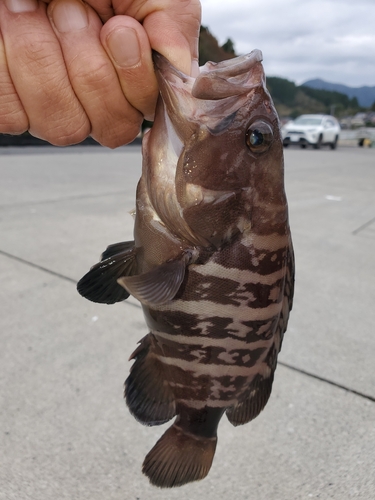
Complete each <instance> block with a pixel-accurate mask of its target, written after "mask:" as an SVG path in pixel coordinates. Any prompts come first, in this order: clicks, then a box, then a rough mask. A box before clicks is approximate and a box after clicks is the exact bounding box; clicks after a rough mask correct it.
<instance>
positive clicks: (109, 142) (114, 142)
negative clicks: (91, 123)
mask: <svg viewBox="0 0 375 500" xmlns="http://www.w3.org/2000/svg"><path fill="white" fill-rule="evenodd" d="M141 124H142V119H140V120H139V122H137V123H133V124H127V125H126V126H124V125H119V126H117V127H111V129H110V130H108V129H107V130H106V131H104V130H103V131H102V133H100V132H99V133H95V132H93V133H92V134H91V136H92V137H93V139H95V140H96V141H97V142H99V144H101V145H102V146H106V147H107V148H110V149H115V148H118V147H120V146H125V145H126V144H129V143H131V142H133V141H134V139H135V138H136V137H137V136H138V134H139V132H140V129H141Z"/></svg>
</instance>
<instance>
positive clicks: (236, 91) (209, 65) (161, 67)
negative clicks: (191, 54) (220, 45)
mask: <svg viewBox="0 0 375 500" xmlns="http://www.w3.org/2000/svg"><path fill="white" fill-rule="evenodd" d="M152 59H153V62H154V66H155V69H156V70H157V71H156V75H157V78H158V81H159V85H160V86H161V87H162V86H163V84H164V85H165V84H168V83H171V82H172V81H174V82H177V81H179V82H180V83H182V84H183V86H184V87H185V88H186V90H190V92H191V95H192V96H193V97H195V98H197V99H203V100H217V99H222V98H226V97H231V96H234V95H240V94H244V93H248V92H249V91H250V90H251V89H252V88H254V87H255V86H257V84H258V85H259V83H260V82H261V83H262V84H263V83H264V73H263V69H262V70H261V74H259V75H258V78H256V83H255V84H254V82H253V81H251V80H252V79H251V78H248V79H247V81H246V76H247V75H249V74H250V72H251V69H252V68H254V66H255V65H256V64H257V63H261V62H262V60H263V55H262V52H261V51H260V50H259V49H254V50H253V51H252V52H250V53H249V54H245V55H243V56H238V57H235V58H232V59H227V60H225V61H220V62H218V63H215V62H212V61H208V62H206V64H204V65H203V66H201V67H200V68H199V73H198V75H197V76H196V77H195V78H194V77H192V76H189V75H186V74H185V73H183V72H182V71H180V70H178V69H177V68H176V67H175V66H173V65H172V64H171V63H170V62H169V60H168V59H167V58H166V57H165V56H163V55H162V54H160V53H159V52H157V51H155V50H153V51H152ZM260 66H261V65H260ZM229 79H231V81H230V82H228V80H229ZM207 81H209V82H210V83H211V85H210V84H209V85H208V86H207ZM212 82H216V84H215V88H216V89H217V87H218V86H220V85H221V86H222V87H223V89H222V91H221V92H220V91H219V92H218V91H217V90H216V95H215V92H213V86H212ZM226 82H228V83H226ZM217 83H219V85H217Z"/></svg>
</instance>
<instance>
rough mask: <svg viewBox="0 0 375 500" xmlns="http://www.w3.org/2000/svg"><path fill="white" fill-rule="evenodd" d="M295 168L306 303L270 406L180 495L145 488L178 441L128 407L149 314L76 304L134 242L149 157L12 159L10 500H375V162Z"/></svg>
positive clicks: (295, 316) (1, 167)
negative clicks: (152, 461)
mask: <svg viewBox="0 0 375 500" xmlns="http://www.w3.org/2000/svg"><path fill="white" fill-rule="evenodd" d="M285 161H286V190H287V194H288V199H289V207H290V222H291V227H292V234H293V239H294V245H295V253H296V266H297V271H296V292H295V303H294V309H293V311H292V314H291V320H290V325H289V329H288V332H287V334H286V336H285V340H284V344H283V350H282V352H281V354H280V358H279V359H280V364H279V367H278V369H277V372H276V378H275V383H274V389H273V393H272V396H271V399H270V402H269V403H268V405H267V407H266V409H265V410H264V411H263V412H262V414H261V415H260V416H259V417H258V418H257V419H256V420H255V421H253V422H251V423H249V424H247V425H245V426H242V427H237V428H234V427H232V426H231V425H230V424H229V422H228V421H227V420H226V419H225V418H223V420H222V422H221V424H220V427H219V440H218V447H217V452H216V456H215V459H214V463H213V466H212V469H211V472H210V474H209V476H208V477H207V478H206V479H205V480H203V481H201V482H198V483H194V484H190V485H187V486H184V487H182V488H180V489H175V490H170V491H169V490H167V491H166V490H160V489H155V488H154V487H152V486H150V485H149V483H148V481H147V479H146V478H145V477H144V476H143V475H142V473H141V465H142V461H143V458H144V456H145V454H146V453H147V452H148V451H149V450H150V448H151V447H152V446H153V444H154V443H155V441H156V440H157V439H158V438H159V437H160V435H161V434H162V433H163V431H164V428H165V427H166V426H162V428H160V427H154V428H148V427H143V426H142V425H141V424H139V423H137V422H136V421H135V420H134V418H133V417H131V415H130V414H129V412H128V410H127V408H126V407H125V404H124V401H123V398H122V392H123V387H122V386H123V382H124V380H125V378H126V376H127V373H128V370H129V367H130V365H131V363H129V362H128V358H129V355H130V354H131V353H132V352H133V350H134V348H135V346H136V343H137V341H138V340H140V339H141V338H142V337H143V336H144V335H145V334H146V333H147V330H146V326H145V323H144V320H143V317H142V312H141V309H140V307H139V305H138V304H137V302H136V301H135V300H134V299H129V300H128V301H126V302H124V303H121V304H118V305H115V306H105V305H98V304H93V303H90V302H88V301H87V300H85V299H83V298H82V297H80V296H79V295H78V293H77V292H76V289H75V283H76V281H77V280H78V279H79V278H80V277H81V276H82V275H83V274H84V273H85V272H86V271H87V270H88V269H89V267H90V266H91V265H92V264H94V263H95V262H97V260H98V257H99V255H100V253H101V252H102V251H103V250H104V249H105V248H106V246H107V245H108V244H110V243H114V242H117V241H122V240H126V239H131V238H132V227H133V219H132V217H131V216H130V215H129V211H131V210H132V209H133V208H134V196H135V186H136V183H137V180H138V177H139V175H140V168H141V153H140V148H139V147H138V146H128V147H123V148H120V149H118V150H115V151H108V150H106V149H104V148H100V147H91V146H87V147H75V148H74V147H73V148H66V149H63V150H61V149H57V148H52V147H44V148H31V147H30V148H28V147H27V148H23V149H21V148H3V149H0V279H1V283H2V285H1V288H0V297H1V301H0V304H1V315H0V332H1V333H0V338H1V349H0V363H1V371H0V415H1V420H0V422H1V425H0V499H4V500H5V499H6V500H23V499H33V500H36V499H37V500H51V499H59V500H60V499H61V500H62V499H69V500H74V499H77V500H86V499H87V500H120V499H121V500H151V499H152V500H169V499H171V500H173V499H175V500H177V499H178V500H188V499H189V500H198V499H201V498H203V497H204V498H205V499H207V500H219V499H223V500H226V499H230V498H232V497H234V498H236V500H263V499H267V500H299V499H310V498H319V499H320V500H322V499H336V500H346V499H354V498H355V499H363V500H369V499H371V498H373V497H374V494H375V474H374V469H375V368H374V367H375V332H374V325H375V307H374V303H375V280H374V276H375V259H374V255H375V194H374V190H375V149H371V148H354V147H339V148H338V149H337V150H335V151H331V150H330V149H328V148H324V149H321V150H311V149H307V150H301V149H298V148H294V149H293V148H288V149H287V150H285ZM167 425H169V424H167Z"/></svg>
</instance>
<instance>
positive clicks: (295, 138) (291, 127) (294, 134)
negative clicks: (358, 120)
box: [281, 115, 340, 149]
mask: <svg viewBox="0 0 375 500" xmlns="http://www.w3.org/2000/svg"><path fill="white" fill-rule="evenodd" d="M281 134H282V137H283V144H284V147H287V146H289V144H296V145H299V146H300V147H301V148H306V146H309V145H310V146H312V147H313V148H315V149H319V148H320V147H321V146H323V145H325V144H328V145H329V146H330V147H331V149H336V146H337V141H338V140H339V136H340V125H339V122H338V121H337V120H336V118H334V117H333V116H330V115H301V116H299V117H298V118H296V119H295V120H293V121H290V122H288V123H286V124H285V125H284V126H283V127H282V128H281Z"/></svg>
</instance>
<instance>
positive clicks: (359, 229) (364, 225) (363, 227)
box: [352, 217, 375, 235]
mask: <svg viewBox="0 0 375 500" xmlns="http://www.w3.org/2000/svg"><path fill="white" fill-rule="evenodd" d="M373 222H375V217H374V218H373V219H370V220H369V221H367V222H365V223H364V224H362V226H359V227H357V229H354V231H353V232H352V234H354V235H356V234H358V233H359V232H360V231H363V229H366V227H368V226H371V224H372V223H373Z"/></svg>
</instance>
